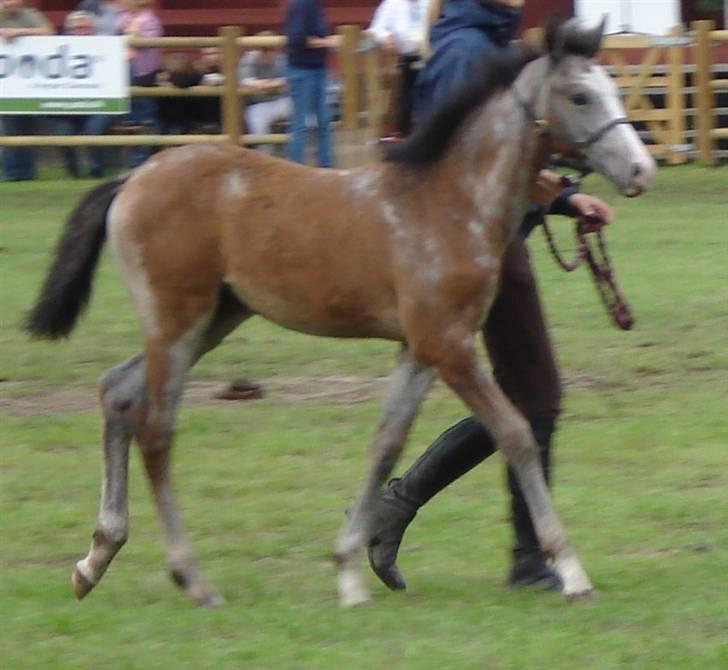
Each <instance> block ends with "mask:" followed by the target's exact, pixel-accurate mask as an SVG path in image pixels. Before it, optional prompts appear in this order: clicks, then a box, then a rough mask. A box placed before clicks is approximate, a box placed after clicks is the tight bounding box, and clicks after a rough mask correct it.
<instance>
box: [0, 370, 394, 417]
mask: <svg viewBox="0 0 728 670" xmlns="http://www.w3.org/2000/svg"><path fill="white" fill-rule="evenodd" d="M385 382H386V377H366V376H361V375H331V376H326V377H274V378H270V379H266V380H264V381H263V382H262V386H263V390H264V392H265V398H266V399H268V400H273V401H274V402H277V403H283V404H293V405H297V404H301V403H324V404H336V405H353V404H357V403H362V402H367V401H369V400H372V399H375V398H378V397H381V395H382V393H383V392H384V385H385ZM226 385H227V382H224V381H191V382H189V383H188V384H187V386H186V388H185V393H184V400H183V404H184V405H187V406H190V405H191V406H218V407H219V406H225V405H230V404H234V403H241V402H246V403H250V402H261V401H260V400H219V399H217V398H214V397H213V396H214V394H215V393H216V392H218V391H220V390H221V389H223V388H225V386H226ZM24 386H25V387H26V388H27V384H23V383H22V382H5V383H2V384H0V413H2V414H6V415H11V416H28V415H32V414H58V413H61V412H95V411H97V410H98V403H97V390H96V388H95V387H93V386H65V387H62V388H55V389H43V390H39V391H38V392H37V393H32V392H31V393H29V394H27V395H19V392H22V390H23V387H24Z"/></svg>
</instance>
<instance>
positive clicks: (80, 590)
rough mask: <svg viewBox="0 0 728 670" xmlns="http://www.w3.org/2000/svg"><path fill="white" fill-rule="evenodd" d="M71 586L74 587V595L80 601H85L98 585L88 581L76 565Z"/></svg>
mask: <svg viewBox="0 0 728 670" xmlns="http://www.w3.org/2000/svg"><path fill="white" fill-rule="evenodd" d="M71 585H72V586H73V593H74V595H75V596H76V598H77V599H78V600H83V599H84V598H85V597H86V596H87V595H88V593H89V591H91V590H92V589H93V587H94V586H96V584H92V583H91V582H90V581H89V580H88V579H86V577H84V576H83V573H82V572H81V571H80V570H79V569H78V565H76V568H75V569H74V571H73V574H72V575H71Z"/></svg>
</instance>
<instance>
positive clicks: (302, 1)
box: [285, 0, 339, 167]
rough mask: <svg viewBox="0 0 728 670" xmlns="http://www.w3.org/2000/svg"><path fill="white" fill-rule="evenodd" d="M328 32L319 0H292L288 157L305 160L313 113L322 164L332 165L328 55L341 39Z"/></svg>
mask: <svg viewBox="0 0 728 670" xmlns="http://www.w3.org/2000/svg"><path fill="white" fill-rule="evenodd" d="M328 33H329V26H328V23H327V22H326V19H325V18H324V15H323V11H322V8H321V2H320V0H289V3H288V7H287V10H286V18H285V34H286V37H287V38H288V44H287V56H288V66H287V69H286V78H287V80H288V89H289V91H290V95H291V99H292V101H293V125H292V128H291V142H290V143H289V145H288V157H289V158H290V159H291V160H293V161H296V162H297V163H304V162H305V160H304V157H305V147H306V117H307V116H308V115H309V114H312V115H314V117H315V118H316V131H317V135H318V162H319V165H320V166H321V167H330V166H331V165H333V159H332V154H331V131H330V129H329V108H328V104H327V101H326V57H327V55H328V49H329V48H332V47H336V46H338V43H339V42H338V39H337V37H336V36H329V35H328Z"/></svg>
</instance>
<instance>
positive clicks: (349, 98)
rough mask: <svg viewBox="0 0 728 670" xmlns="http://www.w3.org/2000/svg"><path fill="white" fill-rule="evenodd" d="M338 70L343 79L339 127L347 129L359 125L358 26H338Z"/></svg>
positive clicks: (359, 31)
mask: <svg viewBox="0 0 728 670" xmlns="http://www.w3.org/2000/svg"><path fill="white" fill-rule="evenodd" d="M338 33H339V35H341V46H340V47H339V70H340V73H341V79H342V81H343V85H344V90H343V94H342V98H343V99H342V110H341V127H342V128H345V129H347V130H351V129H352V128H358V127H359V76H358V75H359V73H358V72H357V67H356V65H357V58H356V48H357V46H358V44H359V34H360V33H361V30H360V29H359V26H339V29H338Z"/></svg>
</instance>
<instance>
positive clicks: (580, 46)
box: [545, 14, 607, 62]
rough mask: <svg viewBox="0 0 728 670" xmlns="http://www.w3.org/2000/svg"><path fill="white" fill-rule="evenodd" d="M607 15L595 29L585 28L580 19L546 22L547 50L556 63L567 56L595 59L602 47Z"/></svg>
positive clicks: (550, 18) (553, 18)
mask: <svg viewBox="0 0 728 670" xmlns="http://www.w3.org/2000/svg"><path fill="white" fill-rule="evenodd" d="M606 24H607V16H606V14H605V15H604V16H603V17H602V20H601V21H600V22H599V24H598V25H597V26H595V27H594V28H585V27H584V24H583V23H582V22H581V21H579V20H578V19H569V20H568V21H563V20H562V19H560V18H559V17H549V19H547V21H546V26H545V30H546V50H547V52H548V54H549V56H550V57H551V59H552V60H553V61H554V62H558V61H560V60H561V58H563V57H564V56H566V55H574V56H583V57H584V58H594V57H595V56H596V55H597V53H599V49H600V48H601V46H602V37H603V36H604V28H605V26H606Z"/></svg>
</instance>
